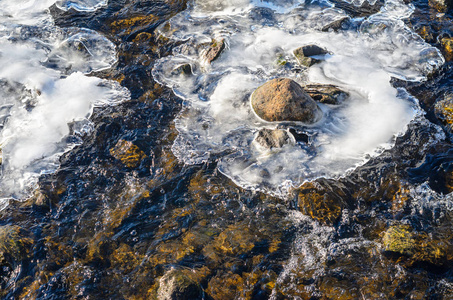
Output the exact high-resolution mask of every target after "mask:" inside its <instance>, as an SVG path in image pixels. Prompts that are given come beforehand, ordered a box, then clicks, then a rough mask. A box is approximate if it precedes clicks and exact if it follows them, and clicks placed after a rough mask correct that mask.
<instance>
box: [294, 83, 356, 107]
mask: <svg viewBox="0 0 453 300" xmlns="http://www.w3.org/2000/svg"><path fill="white" fill-rule="evenodd" d="M303 88H304V90H305V91H306V92H307V94H308V95H310V97H312V98H313V100H315V101H316V102H319V103H323V104H331V105H339V104H341V103H342V102H343V101H344V100H345V99H346V98H347V97H349V94H348V93H346V92H345V91H342V90H340V89H339V88H337V87H336V86H333V85H330V84H309V85H306V86H304V87H303Z"/></svg>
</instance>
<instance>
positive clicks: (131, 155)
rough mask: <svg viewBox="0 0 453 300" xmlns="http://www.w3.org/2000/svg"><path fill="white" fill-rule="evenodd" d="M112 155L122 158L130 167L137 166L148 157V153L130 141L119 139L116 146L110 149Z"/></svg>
mask: <svg viewBox="0 0 453 300" xmlns="http://www.w3.org/2000/svg"><path fill="white" fill-rule="evenodd" d="M110 155H112V156H113V157H114V158H116V159H118V160H120V161H121V162H122V163H123V164H124V165H126V166H127V167H129V168H136V167H138V166H139V165H140V163H141V161H142V160H143V159H145V158H146V154H145V153H144V152H143V151H142V150H141V149H140V148H139V147H137V146H136V145H134V144H133V143H132V142H130V141H126V140H119V141H118V142H117V143H116V145H115V147H113V148H112V149H110Z"/></svg>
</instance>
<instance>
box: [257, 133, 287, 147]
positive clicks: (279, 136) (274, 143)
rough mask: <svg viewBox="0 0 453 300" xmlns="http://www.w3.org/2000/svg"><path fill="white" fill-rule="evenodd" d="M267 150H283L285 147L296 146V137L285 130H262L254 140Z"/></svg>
mask: <svg viewBox="0 0 453 300" xmlns="http://www.w3.org/2000/svg"><path fill="white" fill-rule="evenodd" d="M254 141H255V142H256V143H257V144H258V145H260V146H261V147H264V148H266V149H272V148H281V147H283V146H284V145H291V144H294V137H292V136H291V133H289V132H287V131H286V130H283V129H267V128H264V129H261V130H260V131H258V134H257V136H256V137H255V140H254Z"/></svg>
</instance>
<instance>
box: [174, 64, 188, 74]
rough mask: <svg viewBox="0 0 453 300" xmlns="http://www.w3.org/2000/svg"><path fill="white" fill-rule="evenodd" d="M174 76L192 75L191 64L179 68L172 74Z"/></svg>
mask: <svg viewBox="0 0 453 300" xmlns="http://www.w3.org/2000/svg"><path fill="white" fill-rule="evenodd" d="M171 74H172V75H185V76H189V75H192V66H191V65H190V64H183V65H179V66H177V67H176V68H175V69H174V70H173V71H172V72H171Z"/></svg>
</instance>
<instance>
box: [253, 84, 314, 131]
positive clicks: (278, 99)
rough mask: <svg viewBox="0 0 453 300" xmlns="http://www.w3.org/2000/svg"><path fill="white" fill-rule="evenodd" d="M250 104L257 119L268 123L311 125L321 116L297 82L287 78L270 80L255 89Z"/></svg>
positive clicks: (312, 101)
mask: <svg viewBox="0 0 453 300" xmlns="http://www.w3.org/2000/svg"><path fill="white" fill-rule="evenodd" d="M251 103H252V107H253V110H254V111H255V113H256V114H257V115H258V117H260V118H261V119H263V120H265V121H268V122H282V121H297V122H303V123H306V124H313V123H315V122H317V121H318V120H319V119H320V118H321V116H322V112H321V110H320V109H319V107H318V105H317V104H316V102H315V101H314V100H313V99H312V98H311V97H310V96H309V95H308V94H307V93H306V92H305V91H304V90H303V88H302V87H301V86H300V85H299V84H298V83H297V82H295V81H294V80H291V79H288V78H277V79H272V80H270V81H268V82H266V83H265V84H263V85H262V86H260V87H259V88H257V89H256V90H255V92H253V94H252V96H251Z"/></svg>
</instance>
